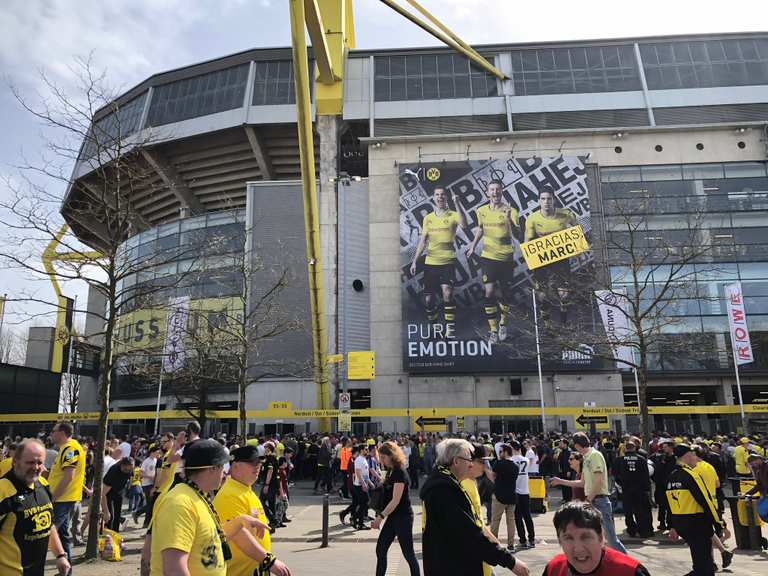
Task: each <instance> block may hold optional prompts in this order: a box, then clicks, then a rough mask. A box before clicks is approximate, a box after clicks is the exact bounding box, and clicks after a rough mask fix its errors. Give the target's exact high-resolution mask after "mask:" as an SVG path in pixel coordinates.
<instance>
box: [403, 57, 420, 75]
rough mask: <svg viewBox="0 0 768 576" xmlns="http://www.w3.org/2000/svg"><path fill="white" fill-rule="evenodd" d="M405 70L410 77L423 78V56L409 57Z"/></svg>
mask: <svg viewBox="0 0 768 576" xmlns="http://www.w3.org/2000/svg"><path fill="white" fill-rule="evenodd" d="M405 69H406V73H407V75H408V76H421V56H408V57H407V58H406V60H405Z"/></svg>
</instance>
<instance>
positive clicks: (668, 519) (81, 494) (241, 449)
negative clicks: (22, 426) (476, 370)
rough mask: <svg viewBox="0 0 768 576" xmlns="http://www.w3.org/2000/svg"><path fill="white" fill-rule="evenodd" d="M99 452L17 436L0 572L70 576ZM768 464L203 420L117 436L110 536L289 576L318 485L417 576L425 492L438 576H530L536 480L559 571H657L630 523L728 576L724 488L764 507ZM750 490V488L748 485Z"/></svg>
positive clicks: (77, 442)
mask: <svg viewBox="0 0 768 576" xmlns="http://www.w3.org/2000/svg"><path fill="white" fill-rule="evenodd" d="M94 450H95V445H94V442H93V441H92V440H91V439H88V438H78V437H76V436H75V430H74V428H73V426H72V425H71V424H69V423H68V422H59V423H57V424H56V425H55V426H54V427H53V429H52V431H51V432H50V434H47V435H46V434H41V435H40V436H39V437H38V438H27V439H22V438H15V439H12V438H6V439H5V440H4V442H3V447H2V458H1V459H0V573H2V574H20V575H23V576H28V575H36V574H40V575H42V574H43V567H44V564H45V560H46V556H47V552H48V550H50V551H52V552H53V555H54V557H55V562H56V568H57V570H58V572H59V574H62V575H67V574H70V571H71V564H72V550H73V547H76V546H81V545H82V544H83V541H84V540H85V534H86V531H87V529H88V514H84V512H83V509H82V506H81V504H82V503H83V502H87V503H88V506H89V507H90V506H93V505H94V503H93V502H90V500H91V497H92V494H93V492H94V482H95V481H96V479H95V478H94V475H95V472H94V461H95V457H94V456H95V452H94ZM766 456H768V438H766V437H763V438H761V437H759V436H737V435H727V436H723V435H714V436H710V437H702V436H695V435H681V436H676V437H672V436H669V435H666V434H663V433H661V432H660V433H655V434H654V435H653V437H652V438H651V441H650V442H649V443H648V444H647V445H643V443H642V442H641V441H640V439H639V438H637V437H635V436H630V435H624V436H623V437H617V436H616V434H615V433H614V432H605V433H602V434H600V435H592V436H591V437H590V436H589V435H587V434H585V433H583V432H577V433H574V434H564V433H551V434H548V435H544V434H539V435H534V434H521V435H516V434H504V435H492V434H478V435H471V434H463V435H461V436H457V437H445V438H444V437H442V436H440V435H438V434H417V435H408V434H399V435H376V436H374V435H362V436H352V435H342V434H327V435H325V434H299V435H294V434H287V435H284V436H279V435H274V436H264V435H261V436H254V437H245V438H243V437H230V438H228V437H227V436H226V435H224V434H219V435H215V436H214V437H212V438H207V439H203V438H201V430H200V426H199V425H198V424H197V423H196V422H190V423H189V424H188V425H187V426H186V427H185V429H184V430H180V431H178V432H177V433H172V432H165V433H163V434H162V435H160V436H157V437H151V436H149V435H147V436H120V437H112V438H110V439H109V441H108V443H107V447H106V449H105V453H104V466H103V472H102V477H101V478H100V479H99V481H100V482H101V488H102V490H101V501H100V502H99V503H98V506H99V509H100V511H101V521H100V527H103V528H106V529H109V530H112V531H114V532H120V531H121V530H123V529H124V528H125V525H126V523H127V522H128V521H129V520H130V519H131V518H132V519H133V521H134V523H136V524H138V523H139V522H142V525H143V527H144V528H146V529H147V536H146V539H145V543H144V550H143V554H142V571H143V573H145V574H150V575H159V574H192V575H195V574H198V573H205V574H230V575H231V574H236V575H243V576H245V575H248V576H250V575H252V574H277V575H281V576H283V575H285V576H287V575H289V574H290V569H289V568H288V566H286V565H285V564H284V563H283V562H281V561H280V560H278V559H277V558H275V556H274V554H273V553H272V551H271V534H274V533H275V531H277V530H279V529H280V528H282V527H284V526H286V524H287V523H289V522H290V521H291V519H290V517H289V515H288V509H289V505H290V491H291V489H292V487H293V485H294V483H295V482H296V481H299V480H309V481H313V482H314V490H315V493H332V494H336V493H338V495H339V497H340V498H342V499H343V500H344V501H348V502H349V505H348V506H347V507H346V508H344V509H343V510H342V511H341V512H340V513H339V519H340V521H341V522H342V523H346V522H347V520H349V523H350V524H351V526H353V527H354V528H355V529H357V530H370V529H376V530H379V536H378V543H377V546H376V558H377V567H376V574H377V576H383V575H384V574H385V573H386V571H387V553H388V551H389V548H390V547H391V545H392V544H393V542H394V541H395V538H396V539H397V541H398V544H399V546H400V548H401V550H402V553H403V556H404V558H405V560H406V562H407V564H408V566H409V569H410V573H411V576H415V575H419V574H420V567H419V563H418V561H417V558H416V554H415V551H414V545H413V524H414V512H413V507H412V503H411V500H412V495H413V493H414V491H418V492H419V496H420V499H421V505H422V526H421V528H422V531H423V539H422V542H423V566H424V572H425V574H426V575H427V576H432V575H443V574H445V575H448V574H451V575H457V574H459V575H465V574H466V575H475V574H477V575H478V576H480V574H483V575H490V574H491V573H492V570H493V568H492V567H493V566H501V567H506V568H509V569H510V570H511V571H512V572H513V573H514V574H518V575H521V574H528V568H527V566H526V565H525V563H524V562H523V561H522V560H521V559H520V558H516V557H515V553H516V552H519V551H520V550H521V549H526V548H532V547H535V546H536V544H537V542H538V539H537V537H536V533H535V528H536V527H535V523H534V520H533V515H532V509H533V507H534V506H533V504H534V503H536V502H537V500H538V499H540V497H539V495H538V494H537V495H536V497H534V498H532V496H531V493H530V487H531V486H533V479H537V480H539V482H543V483H545V484H546V485H547V487H548V488H550V489H551V490H555V491H557V490H559V492H560V496H561V501H562V502H561V506H560V509H559V510H558V511H557V513H556V514H555V515H554V523H555V528H556V532H557V535H558V540H559V541H560V544H561V547H562V550H563V554H562V555H560V556H558V557H556V558H554V559H553V560H552V561H551V562H550V563H549V564H548V566H547V569H546V571H545V574H546V575H548V576H554V575H560V574H563V575H565V574H632V575H635V574H647V570H646V569H645V568H644V567H643V566H642V565H641V564H639V562H637V561H636V560H634V559H632V558H631V557H630V556H629V555H628V554H627V550H626V548H625V547H624V544H623V543H622V542H621V538H620V536H619V534H618V533H617V530H616V527H615V524H614V513H615V512H617V511H621V512H623V514H624V516H625V519H626V533H627V535H628V536H630V537H635V536H637V537H641V538H647V537H651V536H653V535H654V533H655V532H656V531H659V532H662V533H667V534H668V536H669V538H671V539H673V540H677V539H683V540H684V541H685V542H686V544H687V545H688V547H689V548H690V553H691V558H692V563H693V571H692V572H691V574H696V575H698V574H714V571H715V569H716V565H715V561H714V557H713V552H712V551H713V549H715V550H718V551H719V553H720V559H721V562H722V565H723V567H726V566H728V565H729V564H730V563H731V562H732V560H733V553H732V552H731V551H730V550H729V549H728V548H727V545H726V542H727V541H728V539H729V538H730V536H731V534H730V531H729V527H728V526H727V525H726V522H725V519H724V518H725V517H724V507H725V505H724V502H725V498H726V492H728V493H730V494H739V493H742V492H747V496H750V495H759V496H760V497H761V498H762V499H765V498H768V496H767V495H768V463H766ZM743 480H753V481H754V487H751V488H748V489H747V488H744V485H743V484H741V481H743ZM538 505H540V503H538ZM653 507H656V508H657V521H658V526H657V527H654V523H653V516H652V512H653ZM371 508H372V509H373V514H374V515H373V516H372V515H371V512H370V509H371ZM142 517H143V520H140V519H141V518H142ZM504 517H505V518H506V542H505V543H502V542H501V541H500V540H499V535H500V531H499V529H500V526H501V520H502V518H504ZM600 567H603V568H600ZM598 568H599V569H600V570H603V571H602V572H601V571H599V570H598Z"/></svg>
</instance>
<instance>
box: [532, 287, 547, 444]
mask: <svg viewBox="0 0 768 576" xmlns="http://www.w3.org/2000/svg"><path fill="white" fill-rule="evenodd" d="M531 296H532V298H533V326H534V328H535V329H536V364H537V365H538V367H539V397H540V398H541V431H542V432H543V433H544V434H546V432H547V421H546V418H545V417H544V379H543V378H542V376H541V346H540V345H539V314H538V308H537V307H536V289H535V288H531Z"/></svg>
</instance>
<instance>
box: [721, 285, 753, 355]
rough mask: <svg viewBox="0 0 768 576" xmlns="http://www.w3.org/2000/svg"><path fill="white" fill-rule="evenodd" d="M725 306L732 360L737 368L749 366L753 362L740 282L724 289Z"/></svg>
mask: <svg viewBox="0 0 768 576" xmlns="http://www.w3.org/2000/svg"><path fill="white" fill-rule="evenodd" d="M725 304H726V308H727V309H728V327H729V329H730V332H731V346H732V347H733V359H734V362H736V365H737V366H741V365H742V364H750V363H752V362H754V361H755V357H754V356H753V354H752V342H751V341H750V339H749V328H747V310H746V308H745V307H744V296H743V292H742V291H741V282H734V283H733V284H728V285H727V286H726V287H725Z"/></svg>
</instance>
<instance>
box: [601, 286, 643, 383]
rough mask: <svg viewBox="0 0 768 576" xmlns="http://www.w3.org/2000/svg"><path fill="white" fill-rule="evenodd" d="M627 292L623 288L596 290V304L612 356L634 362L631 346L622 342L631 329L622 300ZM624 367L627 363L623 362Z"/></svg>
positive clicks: (627, 336) (627, 339)
mask: <svg viewBox="0 0 768 576" xmlns="http://www.w3.org/2000/svg"><path fill="white" fill-rule="evenodd" d="M626 295H627V292H626V290H624V289H623V288H619V289H616V290H596V291H595V296H597V305H598V307H599V308H600V316H601V317H602V319H603V327H605V335H606V336H607V337H608V342H610V344H611V349H612V350H613V357H614V358H616V360H621V361H623V362H622V363H624V362H629V363H631V364H634V362H635V357H634V354H633V353H632V347H631V346H627V345H626V344H622V342H628V341H629V339H630V335H631V331H630V329H629V318H628V317H627V313H626V312H625V310H624V303H625V302H624V300H625V299H626ZM625 367H626V368H629V365H626V364H625Z"/></svg>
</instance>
